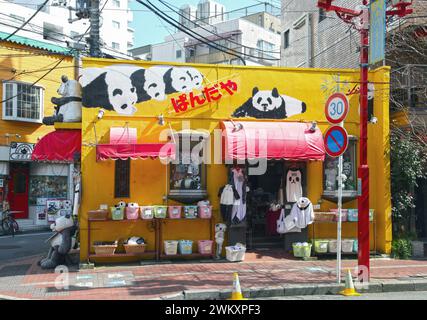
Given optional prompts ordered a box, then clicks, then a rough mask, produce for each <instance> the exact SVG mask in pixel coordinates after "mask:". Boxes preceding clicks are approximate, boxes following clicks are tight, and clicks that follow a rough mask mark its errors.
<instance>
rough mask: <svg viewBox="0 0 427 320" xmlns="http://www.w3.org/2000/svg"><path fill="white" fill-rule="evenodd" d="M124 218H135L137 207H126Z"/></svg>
mask: <svg viewBox="0 0 427 320" xmlns="http://www.w3.org/2000/svg"><path fill="white" fill-rule="evenodd" d="M125 212H126V219H128V220H136V219H138V217H139V207H136V208H128V207H127V208H126V211H125Z"/></svg>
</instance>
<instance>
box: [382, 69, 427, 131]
mask: <svg viewBox="0 0 427 320" xmlns="http://www.w3.org/2000/svg"><path fill="white" fill-rule="evenodd" d="M426 83H427V65H413V64H411V65H406V66H404V67H401V68H397V69H395V70H393V71H392V73H391V94H390V108H391V109H390V110H391V112H392V118H393V117H394V118H399V119H402V115H403V114H405V117H406V118H407V121H406V122H407V124H409V123H411V124H413V125H414V124H415V125H425V123H427V86H426ZM395 120H396V119H395Z"/></svg>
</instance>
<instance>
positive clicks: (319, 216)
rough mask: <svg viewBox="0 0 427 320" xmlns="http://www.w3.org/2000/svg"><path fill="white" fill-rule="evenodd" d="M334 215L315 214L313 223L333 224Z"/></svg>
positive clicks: (332, 213) (327, 213)
mask: <svg viewBox="0 0 427 320" xmlns="http://www.w3.org/2000/svg"><path fill="white" fill-rule="evenodd" d="M335 216H336V214H335V213H334V212H315V213H314V221H315V222H334V221H335Z"/></svg>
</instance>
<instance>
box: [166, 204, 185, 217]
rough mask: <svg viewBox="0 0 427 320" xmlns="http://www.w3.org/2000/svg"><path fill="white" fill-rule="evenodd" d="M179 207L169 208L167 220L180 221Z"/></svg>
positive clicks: (180, 208)
mask: <svg viewBox="0 0 427 320" xmlns="http://www.w3.org/2000/svg"><path fill="white" fill-rule="evenodd" d="M181 210H182V207H181V206H169V208H168V213H169V219H181Z"/></svg>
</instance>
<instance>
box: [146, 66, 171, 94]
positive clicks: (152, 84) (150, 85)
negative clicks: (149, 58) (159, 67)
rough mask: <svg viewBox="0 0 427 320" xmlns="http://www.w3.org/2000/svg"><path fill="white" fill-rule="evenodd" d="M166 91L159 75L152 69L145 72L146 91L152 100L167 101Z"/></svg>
mask: <svg viewBox="0 0 427 320" xmlns="http://www.w3.org/2000/svg"><path fill="white" fill-rule="evenodd" d="M165 89H166V87H165V83H164V82H163V79H162V78H161V77H160V76H159V75H158V74H156V73H155V72H153V71H151V70H150V69H147V70H145V82H144V91H145V92H147V94H148V95H149V96H150V97H151V98H152V99H154V100H157V101H164V100H165V99H166V94H165Z"/></svg>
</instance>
